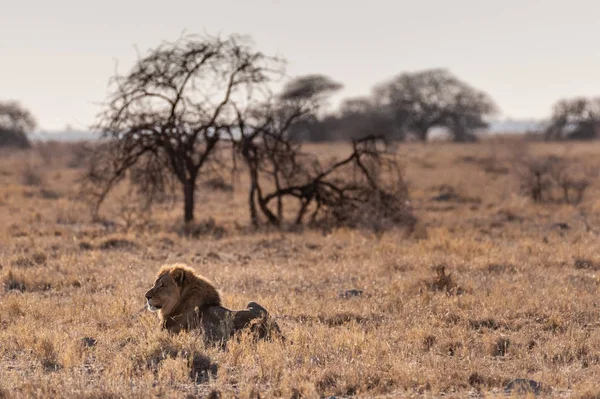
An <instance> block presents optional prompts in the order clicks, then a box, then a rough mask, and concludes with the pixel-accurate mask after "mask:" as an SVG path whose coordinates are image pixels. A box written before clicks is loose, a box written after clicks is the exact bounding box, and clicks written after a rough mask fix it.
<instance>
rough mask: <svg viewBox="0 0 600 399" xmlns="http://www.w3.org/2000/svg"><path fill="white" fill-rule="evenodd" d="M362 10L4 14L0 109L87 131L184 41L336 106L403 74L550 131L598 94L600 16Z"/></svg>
mask: <svg viewBox="0 0 600 399" xmlns="http://www.w3.org/2000/svg"><path fill="white" fill-rule="evenodd" d="M363 4H365V3H354V4H349V3H347V2H341V1H333V0H330V1H329V2H328V3H325V2H316V1H314V0H308V1H304V2H302V3H296V2H291V1H283V0H281V1H275V0H255V1H253V2H252V3H250V2H241V1H232V2H228V3H225V2H222V3H216V2H207V1H194V2H191V1H172V2H170V3H169V5H166V3H163V2H161V3H159V2H157V1H145V2H143V3H142V2H140V1H129V2H117V1H115V0H105V1H104V2H102V3H98V4H94V6H93V7H90V6H89V5H88V6H86V5H85V4H83V2H76V1H72V0H58V1H55V2H53V3H46V2H41V1H22V2H19V3H16V2H14V3H12V4H11V5H9V6H5V7H4V9H3V12H2V15H0V34H2V36H3V38H5V39H4V40H2V42H1V43H0V51H1V52H2V56H3V60H5V62H4V63H2V65H1V66H0V87H2V88H3V92H2V94H1V95H0V100H9V99H16V100H19V101H20V102H21V103H22V104H23V105H24V106H25V107H27V108H29V109H30V110H31V112H32V113H33V114H34V115H35V116H36V118H37V119H38V122H39V127H40V130H63V129H64V128H65V126H67V125H70V126H72V127H73V129H76V130H80V129H87V128H88V126H89V125H90V124H91V123H92V122H93V120H94V116H95V115H96V113H97V112H98V111H99V110H100V108H99V107H98V103H100V102H101V101H102V100H103V99H104V98H105V96H106V94H107V88H108V86H107V85H108V80H109V78H110V76H112V75H113V74H114V72H115V66H116V63H117V62H118V70H119V72H121V73H125V72H127V71H128V70H129V68H130V67H131V66H132V65H133V63H134V62H135V59H136V57H137V51H139V52H140V53H141V54H144V53H145V52H146V50H148V49H149V48H152V47H155V46H156V45H158V44H159V43H160V42H162V41H165V40H174V39H176V38H178V37H179V36H180V35H181V34H182V32H184V31H185V32H187V33H200V34H202V33H208V34H213V35H216V34H221V35H228V34H231V33H240V34H247V35H250V36H251V37H252V38H253V39H254V41H255V43H256V47H257V49H259V50H261V51H263V52H265V53H267V54H278V55H281V56H283V57H285V58H286V59H287V60H288V68H287V73H288V75H290V76H297V75H301V74H307V73H322V74H325V75H328V76H330V77H332V78H333V79H335V80H337V81H340V82H342V83H343V84H344V85H345V89H344V90H343V91H342V92H341V93H340V94H339V95H337V96H336V98H334V104H335V103H336V102H337V101H339V99H340V98H344V97H353V96H358V95H365V94H368V93H369V92H370V90H371V88H372V86H373V85H374V84H375V83H377V82H380V81H382V80H385V79H387V78H390V77H392V76H394V75H396V74H398V73H400V72H403V71H414V70H420V69H428V68H436V67H443V68H447V69H449V70H450V71H452V72H453V73H454V74H455V75H457V76H458V77H459V78H461V79H462V80H464V81H466V82H468V83H469V84H471V85H473V86H475V87H476V88H478V89H481V90H484V91H486V92H487V93H489V94H490V96H491V97H492V98H493V99H494V100H495V102H496V103H497V104H498V106H499V107H500V108H501V111H502V113H501V115H499V117H500V118H513V119H541V118H545V117H547V116H548V115H549V114H550V112H551V106H552V104H553V103H554V102H555V101H556V100H558V99H560V98H562V97H574V96H593V95H600V79H598V78H597V71H598V70H600V54H599V53H598V52H597V51H594V50H593V49H594V48H595V46H596V38H597V37H598V33H600V28H598V27H597V24H596V21H595V19H596V16H597V15H598V12H600V3H596V2H592V1H571V2H569V3H564V2H559V1H546V2H541V1H516V0H509V1H504V2H502V3H493V4H492V3H484V2H478V1H474V0H460V1H455V2H441V1H422V2H419V3H418V4H417V3H413V2H410V3H409V2H393V1H377V0H374V1H370V2H369V3H368V5H367V6H364V5H363ZM136 48H137V50H136Z"/></svg>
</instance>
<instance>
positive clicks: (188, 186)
mask: <svg viewBox="0 0 600 399" xmlns="http://www.w3.org/2000/svg"><path fill="white" fill-rule="evenodd" d="M195 188H196V181H195V179H194V180H191V179H190V180H188V181H186V182H185V183H184V185H183V198H184V203H185V205H184V212H183V220H184V222H185V223H186V224H187V223H189V222H191V221H193V220H194V191H195V190H194V189H195Z"/></svg>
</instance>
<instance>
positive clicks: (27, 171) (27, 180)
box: [21, 162, 42, 186]
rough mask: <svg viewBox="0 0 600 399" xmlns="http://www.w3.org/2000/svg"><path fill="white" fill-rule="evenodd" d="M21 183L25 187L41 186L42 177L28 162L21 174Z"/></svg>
mask: <svg viewBox="0 0 600 399" xmlns="http://www.w3.org/2000/svg"><path fill="white" fill-rule="evenodd" d="M21 182H22V183H23V184H24V185H26V186H40V185H41V184H42V175H41V174H40V172H39V170H38V169H37V168H35V167H34V166H33V164H31V163H30V162H28V163H26V164H25V167H24V168H23V171H22V172H21Z"/></svg>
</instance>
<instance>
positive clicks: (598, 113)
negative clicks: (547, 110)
mask: <svg viewBox="0 0 600 399" xmlns="http://www.w3.org/2000/svg"><path fill="white" fill-rule="evenodd" d="M598 137H600V98H591V99H590V98H583V97H579V98H573V99H564V100H560V101H558V102H557V103H556V104H555V105H554V110H553V113H552V118H551V120H550V125H549V126H548V128H547V129H546V139H547V140H564V139H575V140H591V139H594V138H598Z"/></svg>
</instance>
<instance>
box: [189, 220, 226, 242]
mask: <svg viewBox="0 0 600 399" xmlns="http://www.w3.org/2000/svg"><path fill="white" fill-rule="evenodd" d="M178 233H179V234H180V235H183V236H186V237H192V238H200V237H204V236H212V237H214V238H216V239H220V238H223V237H224V236H225V235H226V234H227V230H226V229H225V228H224V227H223V226H220V225H218V224H217V222H216V221H215V219H213V218H212V217H209V218H208V219H205V220H201V221H198V222H190V223H186V224H185V225H183V227H181V228H179V229H178Z"/></svg>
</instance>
